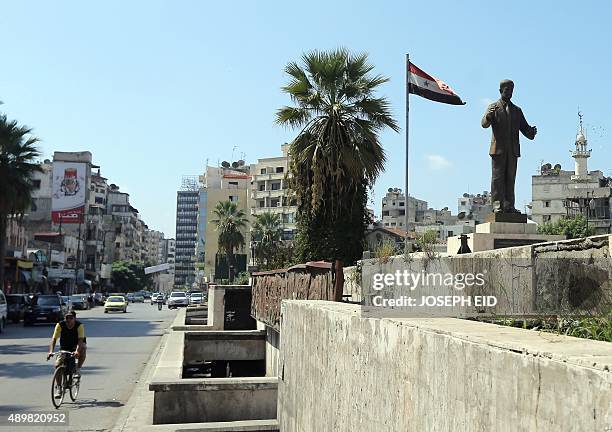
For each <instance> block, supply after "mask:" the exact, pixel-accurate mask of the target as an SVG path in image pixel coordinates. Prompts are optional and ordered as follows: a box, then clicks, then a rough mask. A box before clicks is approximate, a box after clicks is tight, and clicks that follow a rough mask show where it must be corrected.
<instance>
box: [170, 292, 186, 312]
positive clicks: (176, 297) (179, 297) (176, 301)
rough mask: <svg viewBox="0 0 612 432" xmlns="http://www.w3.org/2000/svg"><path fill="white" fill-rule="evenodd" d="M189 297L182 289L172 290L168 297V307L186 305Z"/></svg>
mask: <svg viewBox="0 0 612 432" xmlns="http://www.w3.org/2000/svg"><path fill="white" fill-rule="evenodd" d="M188 305H189V299H187V295H185V293H184V292H183V291H172V292H171V293H170V297H168V309H174V308H176V307H179V306H188Z"/></svg>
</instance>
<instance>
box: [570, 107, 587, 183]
mask: <svg viewBox="0 0 612 432" xmlns="http://www.w3.org/2000/svg"><path fill="white" fill-rule="evenodd" d="M578 117H579V118H580V131H579V132H578V135H576V150H573V151H571V153H572V157H573V158H574V160H575V161H576V163H575V168H574V175H573V176H572V180H573V181H577V182H588V181H589V170H588V168H587V160H588V158H590V157H591V150H588V149H587V140H586V138H585V136H584V129H583V128H582V113H581V112H580V111H578Z"/></svg>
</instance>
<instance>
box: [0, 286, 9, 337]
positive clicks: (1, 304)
mask: <svg viewBox="0 0 612 432" xmlns="http://www.w3.org/2000/svg"><path fill="white" fill-rule="evenodd" d="M7 319H8V307H7V305H6V297H5V296H4V292H3V291H2V290H0V333H2V332H3V331H4V326H5V325H6V320H7Z"/></svg>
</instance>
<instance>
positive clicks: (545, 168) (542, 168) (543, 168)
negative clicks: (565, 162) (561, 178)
mask: <svg viewBox="0 0 612 432" xmlns="http://www.w3.org/2000/svg"><path fill="white" fill-rule="evenodd" d="M540 171H542V172H544V171H548V168H547V167H546V165H542V167H541V168H540Z"/></svg>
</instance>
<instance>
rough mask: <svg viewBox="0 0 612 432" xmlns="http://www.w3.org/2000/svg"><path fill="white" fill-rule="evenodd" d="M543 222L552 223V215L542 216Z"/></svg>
mask: <svg viewBox="0 0 612 432" xmlns="http://www.w3.org/2000/svg"><path fill="white" fill-rule="evenodd" d="M542 220H543V221H544V222H550V215H544V216H542Z"/></svg>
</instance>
